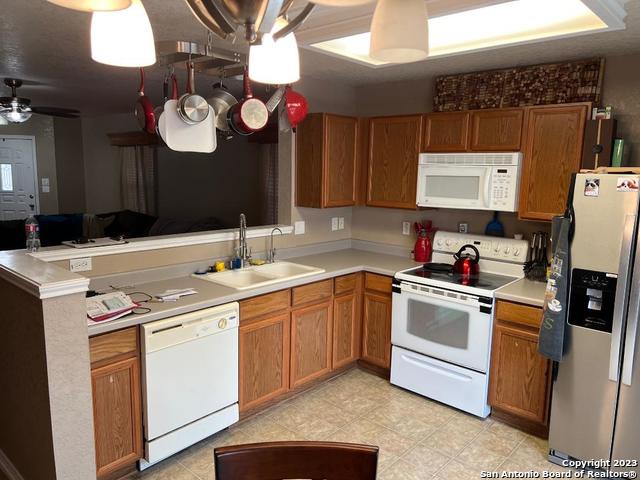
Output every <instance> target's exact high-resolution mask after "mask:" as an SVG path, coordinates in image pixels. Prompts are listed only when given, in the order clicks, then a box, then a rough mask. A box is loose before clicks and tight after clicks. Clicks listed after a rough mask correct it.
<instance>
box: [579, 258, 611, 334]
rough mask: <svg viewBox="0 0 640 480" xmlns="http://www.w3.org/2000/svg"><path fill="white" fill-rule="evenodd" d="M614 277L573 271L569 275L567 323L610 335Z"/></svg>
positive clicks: (594, 272)
mask: <svg viewBox="0 0 640 480" xmlns="http://www.w3.org/2000/svg"><path fill="white" fill-rule="evenodd" d="M616 283H617V275H616V274H613V273H606V272H596V271H594V270H583V269H581V268H574V269H573V272H572V275H571V293H570V299H569V323H570V324H571V325H574V326H577V327H584V328H589V329H591V330H599V331H601V332H607V333H611V326H612V324H613V306H614V303H615V299H616Z"/></svg>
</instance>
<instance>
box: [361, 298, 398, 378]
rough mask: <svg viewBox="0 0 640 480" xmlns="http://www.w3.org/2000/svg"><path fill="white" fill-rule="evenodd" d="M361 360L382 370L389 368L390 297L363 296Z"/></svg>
mask: <svg viewBox="0 0 640 480" xmlns="http://www.w3.org/2000/svg"><path fill="white" fill-rule="evenodd" d="M362 359H363V360H365V361H367V362H369V363H373V364H374V365H379V366H381V367H384V368H389V367H390V366H391V295H381V294H377V293H371V292H365V294H364V315H363V318H362Z"/></svg>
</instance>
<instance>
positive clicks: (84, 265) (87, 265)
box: [69, 257, 93, 272]
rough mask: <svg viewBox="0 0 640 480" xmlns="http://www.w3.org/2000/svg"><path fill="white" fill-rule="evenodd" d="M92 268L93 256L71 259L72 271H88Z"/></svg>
mask: <svg viewBox="0 0 640 480" xmlns="http://www.w3.org/2000/svg"><path fill="white" fill-rule="evenodd" d="M92 268H93V266H92V264H91V257H85V258H72V259H71V260H69V270H71V271H72V272H88V271H90V270H91V269H92Z"/></svg>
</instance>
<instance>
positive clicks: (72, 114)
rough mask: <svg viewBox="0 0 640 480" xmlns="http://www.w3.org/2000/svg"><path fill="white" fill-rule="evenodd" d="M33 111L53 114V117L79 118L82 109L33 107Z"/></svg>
mask: <svg viewBox="0 0 640 480" xmlns="http://www.w3.org/2000/svg"><path fill="white" fill-rule="evenodd" d="M31 111H32V112H33V113H39V114H40V115H51V116H52V117H62V118H78V117H79V116H80V111H79V110H74V109H72V108H60V107H31Z"/></svg>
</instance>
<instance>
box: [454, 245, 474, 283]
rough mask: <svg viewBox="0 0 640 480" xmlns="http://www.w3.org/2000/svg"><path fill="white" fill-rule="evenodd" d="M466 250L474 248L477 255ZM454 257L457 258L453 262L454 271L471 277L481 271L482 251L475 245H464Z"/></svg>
mask: <svg viewBox="0 0 640 480" xmlns="http://www.w3.org/2000/svg"><path fill="white" fill-rule="evenodd" d="M466 250H473V253H474V254H475V257H472V256H471V255H469V253H466V252H465V251H466ZM453 258H455V260H456V261H455V263H454V264H453V273H458V274H460V275H462V276H463V277H470V276H473V275H478V273H480V263H479V262H480V252H479V251H478V249H477V248H476V247H474V246H473V245H468V244H467V245H463V246H462V247H461V248H460V250H458V253H456V254H455V255H454V256H453Z"/></svg>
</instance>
